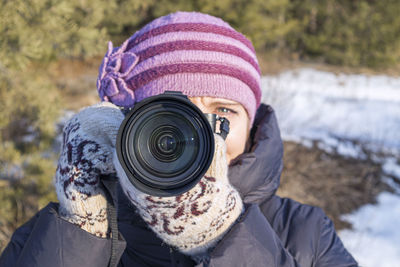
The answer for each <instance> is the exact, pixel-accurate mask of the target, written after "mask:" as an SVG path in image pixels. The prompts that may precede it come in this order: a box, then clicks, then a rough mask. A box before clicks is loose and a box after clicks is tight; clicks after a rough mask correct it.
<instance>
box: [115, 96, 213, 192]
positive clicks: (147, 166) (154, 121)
mask: <svg viewBox="0 0 400 267" xmlns="http://www.w3.org/2000/svg"><path fill="white" fill-rule="evenodd" d="M116 149H117V155H118V160H119V162H120V163H121V165H122V167H123V169H124V171H125V173H126V175H127V177H128V178H129V180H130V181H131V183H132V184H133V185H134V186H135V187H136V188H137V189H139V190H141V191H143V192H145V193H148V194H151V195H155V196H175V195H179V194H182V193H184V192H186V191H188V190H190V189H191V188H192V187H193V186H194V185H196V184H197V182H198V181H199V180H200V179H201V177H203V175H204V174H205V172H206V171H207V170H208V168H209V166H210V164H211V162H212V159H213V155H214V135H213V130H212V127H211V125H210V123H209V121H208V120H207V118H206V117H205V116H204V114H203V113H202V112H201V110H200V109H199V108H197V106H196V105H194V104H192V103H191V102H190V100H189V99H188V98H187V97H186V96H185V95H183V94H182V93H180V92H165V93H164V94H160V95H157V96H153V97H149V98H146V99H145V100H143V101H141V102H139V103H138V104H136V105H135V107H134V108H133V109H132V110H130V111H129V112H128V113H127V114H126V116H125V119H124V121H123V122H122V124H121V126H120V129H119V132H118V136H117V143H116Z"/></svg>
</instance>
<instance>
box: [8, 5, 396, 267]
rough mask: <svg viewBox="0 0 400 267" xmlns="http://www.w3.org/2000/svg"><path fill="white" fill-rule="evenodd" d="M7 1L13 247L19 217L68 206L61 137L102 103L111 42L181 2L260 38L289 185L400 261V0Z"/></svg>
mask: <svg viewBox="0 0 400 267" xmlns="http://www.w3.org/2000/svg"><path fill="white" fill-rule="evenodd" d="M0 5H1V6H0V141H1V142H0V143H1V146H0V252H1V251H2V250H3V249H4V247H5V246H6V244H7V243H8V241H9V239H10V237H11V235H12V233H13V231H14V230H15V229H16V228H17V227H18V226H20V225H21V224H23V223H24V222H26V221H27V220H28V219H29V218H30V217H31V216H33V215H34V214H35V213H36V212H37V211H38V210H39V209H40V208H42V207H43V206H44V205H46V204H47V203H48V202H49V201H56V196H55V192H54V189H53V184H52V181H53V177H54V173H55V168H56V161H57V158H58V153H59V146H60V141H59V134H60V132H61V131H62V126H63V123H64V122H65V120H66V119H67V118H68V117H69V116H71V114H73V113H74V112H76V111H77V110H79V109H80V108H82V107H84V106H87V105H91V104H94V103H96V102H98V101H99V99H98V97H97V91H96V78H97V71H98V66H99V65H100V63H101V59H102V56H103V55H104V54H105V52H106V49H107V41H108V40H112V41H113V43H114V44H115V46H117V45H120V44H121V42H122V41H124V40H125V39H126V38H128V37H129V36H131V35H132V34H133V33H134V32H135V31H136V30H138V29H139V28H141V27H142V26H143V25H145V24H146V23H147V22H149V21H151V20H153V19H154V18H157V17H159V16H162V15H165V14H168V13H170V12H174V11H178V10H181V11H200V12H204V13H209V14H211V15H215V16H217V17H221V18H223V19H224V20H225V21H227V22H229V23H230V24H231V26H233V27H234V28H236V29H237V30H238V31H240V32H242V33H244V34H245V35H246V36H247V37H248V38H249V39H250V40H251V41H252V42H253V44H254V45H255V48H256V50H257V55H258V57H259V61H260V65H261V68H262V71H263V75H264V77H263V79H262V84H263V94H264V99H263V101H264V102H265V103H268V104H271V105H272V106H273V107H274V108H275V110H276V111H277V116H278V120H279V122H280V125H281V128H282V135H283V137H284V140H285V158H284V160H285V170H284V172H283V175H282V186H281V189H280V191H279V192H278V194H279V195H281V196H284V197H285V196H287V197H291V198H294V199H296V200H298V201H300V202H303V203H307V204H311V205H316V206H320V207H322V208H323V209H324V210H325V211H326V213H327V214H328V216H329V217H330V218H331V219H332V220H333V221H334V222H335V226H336V228H337V229H338V231H339V232H340V235H341V237H342V239H343V241H344V243H345V245H346V247H347V248H348V249H349V250H350V251H351V252H352V253H353V254H354V256H355V257H356V258H357V260H359V261H360V263H362V264H363V265H364V266H400V256H399V255H400V248H398V244H400V231H399V230H397V229H396V228H395V227H394V226H395V225H396V224H397V225H399V223H400V200H399V197H398V196H399V192H400V189H399V188H400V187H399V185H400V153H399V150H400V129H399V128H400V16H399V14H400V4H399V2H398V1H397V0H381V1H376V0H354V1H346V0H331V1H328V0H323V1H317V0H219V1H215V0H198V1H195V0H173V1H172V0H157V1H156V0H107V1H106V0H68V1H66V0H45V1H44V0H30V1H26V0H3V1H1V4H0ZM379 216H380V217H379ZM371 221H372V223H373V224H368V223H371ZM371 244H376V246H374V245H371ZM396 244H397V246H396ZM383 256H384V258H386V259H387V260H386V261H382V258H383Z"/></svg>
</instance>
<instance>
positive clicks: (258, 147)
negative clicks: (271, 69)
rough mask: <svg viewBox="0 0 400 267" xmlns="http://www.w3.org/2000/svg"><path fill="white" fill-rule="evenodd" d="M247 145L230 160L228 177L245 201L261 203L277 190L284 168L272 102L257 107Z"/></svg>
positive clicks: (281, 147) (281, 145) (280, 141)
mask: <svg viewBox="0 0 400 267" xmlns="http://www.w3.org/2000/svg"><path fill="white" fill-rule="evenodd" d="M248 147H249V149H247V151H246V152H245V153H243V154H241V155H240V156H238V157H237V158H236V159H234V160H233V161H232V162H231V164H230V166H229V171H228V177H229V181H230V182H231V184H232V185H233V186H234V187H235V188H236V189H237V190H238V191H239V193H240V195H241V197H242V199H243V201H244V202H245V203H261V202H263V201H265V200H267V199H269V198H270V197H272V196H273V195H274V194H275V193H276V191H277V189H278V187H279V183H280V175H281V172H282V168H283V144H282V139H281V135H280V130H279V127H278V123H277V119H276V116H275V112H274V110H273V109H272V107H271V106H267V105H264V104H261V106H260V107H259V108H258V110H257V114H256V118H255V120H254V124H253V128H252V129H251V132H250V140H249V144H248Z"/></svg>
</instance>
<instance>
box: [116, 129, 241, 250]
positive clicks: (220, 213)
mask: <svg viewBox="0 0 400 267" xmlns="http://www.w3.org/2000/svg"><path fill="white" fill-rule="evenodd" d="M215 142H216V143H215V154H214V159H213V162H212V164H211V167H210V168H209V169H208V171H207V173H206V174H205V176H204V177H203V178H202V179H201V180H200V182H199V183H198V184H197V185H196V186H195V187H193V188H192V189H191V190H189V191H188V192H186V193H183V194H181V195H179V196H176V197H155V196H151V195H148V194H145V193H143V192H141V191H139V190H137V189H136V188H135V187H134V186H133V185H132V184H131V183H130V182H129V179H128V178H127V176H126V174H125V172H124V171H123V169H122V167H121V165H120V163H119V162H118V160H117V157H116V155H115V156H114V165H115V168H116V171H117V174H118V176H119V179H120V183H121V186H122V188H123V190H124V192H125V194H126V195H127V197H128V198H129V199H130V201H131V202H132V203H133V204H135V206H136V207H137V208H138V211H139V213H140V215H141V217H142V218H143V219H144V221H145V222H146V223H147V224H148V225H149V227H150V228H151V229H152V230H153V231H154V232H155V233H156V234H157V235H158V236H159V237H160V238H161V239H163V240H164V242H166V243H167V244H169V245H171V246H173V247H176V248H178V249H179V250H180V251H181V252H183V253H185V254H188V255H196V254H199V253H203V252H205V251H206V250H207V249H208V248H210V247H213V246H214V245H215V244H216V243H217V242H218V240H220V239H221V238H222V236H223V235H224V233H225V232H227V231H228V229H229V228H230V227H231V225H233V223H234V222H235V221H236V219H237V218H238V217H239V215H240V214H241V212H242V209H243V203H242V200H241V198H240V195H239V193H238V192H237V191H236V190H235V188H233V187H232V186H231V185H230V184H229V181H228V177H227V169H228V166H227V161H226V155H225V153H226V152H225V150H226V147H225V142H224V140H223V139H222V138H221V137H220V136H219V135H215Z"/></svg>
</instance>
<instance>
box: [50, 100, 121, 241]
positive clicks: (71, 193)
mask: <svg viewBox="0 0 400 267" xmlns="http://www.w3.org/2000/svg"><path fill="white" fill-rule="evenodd" d="M123 119H124V116H123V114H122V113H121V111H120V110H119V109H118V107H117V106H115V105H114V104H111V103H106V102H103V103H100V104H97V105H94V106H91V107H89V108H86V109H84V110H82V111H80V112H79V113H78V114H76V115H75V116H74V117H72V118H71V119H70V120H69V121H68V122H67V124H66V125H65V127H64V133H63V144H62V150H61V155H60V158H59V161H58V167H57V171H56V178H55V187H56V192H57V197H58V200H59V201H60V206H59V214H60V216H61V217H63V218H64V219H66V220H68V221H69V222H71V223H74V224H76V225H78V226H79V227H81V228H82V229H84V230H86V231H88V232H90V233H92V234H94V235H96V236H100V237H106V236H107V233H108V221H107V200H106V197H105V194H104V192H103V189H102V187H101V184H100V176H101V175H107V174H111V173H115V169H114V165H113V163H112V156H113V151H114V149H115V140H116V135H117V133H118V129H119V126H120V124H121V122H122V120H123Z"/></svg>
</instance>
